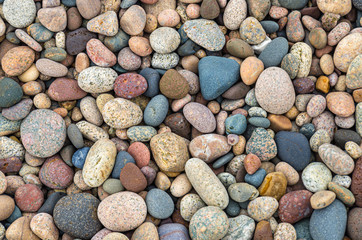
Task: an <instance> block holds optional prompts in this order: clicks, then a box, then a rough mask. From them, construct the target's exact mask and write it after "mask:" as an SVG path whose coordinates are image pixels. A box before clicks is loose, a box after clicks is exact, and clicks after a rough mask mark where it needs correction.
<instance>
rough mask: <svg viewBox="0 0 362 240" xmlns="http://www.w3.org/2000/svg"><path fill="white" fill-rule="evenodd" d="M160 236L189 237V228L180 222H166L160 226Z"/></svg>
mask: <svg viewBox="0 0 362 240" xmlns="http://www.w3.org/2000/svg"><path fill="white" fill-rule="evenodd" d="M158 234H159V237H160V238H163V239H165V240H172V239H173V238H176V239H177V238H181V239H189V233H188V229H187V228H186V227H185V226H184V225H182V224H179V223H166V224H163V225H161V226H160V227H159V228H158Z"/></svg>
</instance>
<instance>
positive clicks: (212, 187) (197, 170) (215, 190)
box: [185, 158, 229, 221]
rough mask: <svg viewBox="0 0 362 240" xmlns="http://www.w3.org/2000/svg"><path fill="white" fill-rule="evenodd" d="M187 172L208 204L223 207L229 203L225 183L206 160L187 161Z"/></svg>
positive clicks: (195, 187)
mask: <svg viewBox="0 0 362 240" xmlns="http://www.w3.org/2000/svg"><path fill="white" fill-rule="evenodd" d="M185 172H186V175H187V178H188V179H189V181H190V182H191V184H192V186H193V187H194V189H195V190H196V192H197V193H198V194H199V195H200V197H201V199H202V200H203V201H204V202H205V203H206V204H207V205H209V206H216V207H219V208H221V209H224V208H226V207H227V205H228V204H229V196H228V193H227V191H226V189H225V187H224V185H223V184H222V183H221V182H220V180H219V179H218V178H217V176H216V175H215V173H214V172H213V171H212V170H211V168H210V167H209V166H208V165H207V164H206V163H205V162H204V161H202V160H201V159H198V158H191V159H190V160H188V161H187V162H186V166H185ZM191 221H192V220H191Z"/></svg>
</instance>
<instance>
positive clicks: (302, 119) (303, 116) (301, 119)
mask: <svg viewBox="0 0 362 240" xmlns="http://www.w3.org/2000/svg"><path fill="white" fill-rule="evenodd" d="M311 121H312V118H311V117H310V116H309V115H308V113H307V112H302V113H299V114H298V116H297V118H296V119H295V123H296V124H297V126H298V127H301V126H303V125H304V124H306V123H310V122H311Z"/></svg>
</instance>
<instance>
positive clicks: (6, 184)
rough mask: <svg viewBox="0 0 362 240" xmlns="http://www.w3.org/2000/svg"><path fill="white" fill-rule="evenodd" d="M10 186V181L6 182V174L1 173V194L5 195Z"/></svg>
mask: <svg viewBox="0 0 362 240" xmlns="http://www.w3.org/2000/svg"><path fill="white" fill-rule="evenodd" d="M7 186H8V181H7V180H6V177H5V174H4V173H3V172H2V171H0V194H3V193H4V192H5V191H6V188H7Z"/></svg>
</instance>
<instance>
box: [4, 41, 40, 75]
mask: <svg viewBox="0 0 362 240" xmlns="http://www.w3.org/2000/svg"><path fill="white" fill-rule="evenodd" d="M34 60H35V53H34V51H33V50H32V49H31V48H29V47H26V46H21V47H14V48H12V49H10V50H9V51H8V52H7V53H6V54H5V55H4V56H3V58H2V59H1V67H2V69H3V70H4V72H5V73H6V74H8V75H9V76H19V75H21V74H22V73H24V72H25V71H26V70H28V69H29V68H30V67H31V65H32V64H33V62H34Z"/></svg>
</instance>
